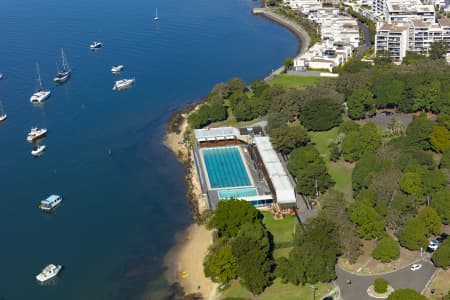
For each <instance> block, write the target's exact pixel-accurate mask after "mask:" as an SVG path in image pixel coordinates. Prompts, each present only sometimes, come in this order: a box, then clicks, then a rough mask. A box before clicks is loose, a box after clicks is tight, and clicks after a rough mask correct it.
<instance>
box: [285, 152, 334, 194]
mask: <svg viewBox="0 0 450 300" xmlns="http://www.w3.org/2000/svg"><path fill="white" fill-rule="evenodd" d="M287 168H288V170H289V172H290V173H291V174H292V175H294V176H295V177H296V179H297V185H296V190H297V192H299V193H302V194H304V195H308V196H313V195H316V188H317V192H324V191H326V190H327V189H328V188H329V187H330V186H331V185H332V184H333V181H332V179H331V177H330V175H329V174H328V172H327V167H326V165H325V162H324V160H323V158H322V157H321V156H320V154H319V152H318V151H317V149H316V148H315V147H314V146H312V145H308V146H305V147H301V148H297V149H295V150H294V151H292V153H291V155H290V157H289V162H288V164H287Z"/></svg>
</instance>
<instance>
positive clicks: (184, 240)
mask: <svg viewBox="0 0 450 300" xmlns="http://www.w3.org/2000/svg"><path fill="white" fill-rule="evenodd" d="M194 110H195V109H194ZM182 116H183V122H182V124H181V125H180V127H179V131H180V132H179V133H175V132H170V133H168V134H167V135H166V139H165V141H164V144H165V145H166V146H167V147H168V148H169V149H171V150H172V151H173V152H174V153H175V155H176V156H177V157H178V159H180V160H181V161H182V162H183V163H186V164H187V166H188V169H187V174H186V177H187V178H188V179H189V183H190V186H189V188H190V190H191V191H190V192H191V195H192V198H193V199H194V201H196V204H197V210H198V212H199V213H201V212H203V211H204V210H205V209H206V208H207V202H206V201H207V200H206V198H205V197H204V196H203V195H202V193H201V189H200V184H199V179H198V174H197V171H196V168H195V165H194V164H195V163H194V160H193V159H192V158H191V155H190V152H189V149H188V147H187V146H186V145H185V144H184V143H183V138H184V133H185V131H186V129H187V127H188V124H187V115H186V114H183V115H182ZM176 241H177V243H176V246H175V247H174V248H173V249H171V251H170V252H169V253H168V255H167V256H166V259H165V264H166V266H167V267H168V272H167V274H166V277H167V279H168V280H169V281H170V282H179V283H180V284H181V285H182V286H183V287H184V290H185V292H186V294H192V293H201V294H202V295H203V297H204V298H205V299H211V300H212V299H216V291H217V284H215V283H213V282H212V281H211V280H209V279H208V278H206V277H205V275H204V273H203V260H204V258H205V256H206V254H207V253H208V248H209V246H210V245H212V242H213V239H212V231H209V230H207V229H206V227H205V226H203V225H197V224H192V225H191V226H189V228H188V229H187V230H186V231H184V232H181V233H179V234H178V236H177V237H176Z"/></svg>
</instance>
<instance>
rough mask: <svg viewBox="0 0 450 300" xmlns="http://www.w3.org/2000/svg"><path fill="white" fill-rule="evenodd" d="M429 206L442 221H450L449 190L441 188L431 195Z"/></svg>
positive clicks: (446, 222)
mask: <svg viewBox="0 0 450 300" xmlns="http://www.w3.org/2000/svg"><path fill="white" fill-rule="evenodd" d="M431 206H432V207H433V208H434V209H435V210H436V212H437V213H438V215H439V217H440V218H441V220H442V223H444V224H448V223H449V222H450V190H448V189H441V190H439V191H437V192H436V193H434V194H433V195H432V196H431Z"/></svg>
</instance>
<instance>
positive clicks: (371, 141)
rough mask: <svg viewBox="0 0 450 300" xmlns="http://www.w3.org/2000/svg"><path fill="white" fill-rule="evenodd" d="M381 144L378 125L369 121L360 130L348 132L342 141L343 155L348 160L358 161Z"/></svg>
mask: <svg viewBox="0 0 450 300" xmlns="http://www.w3.org/2000/svg"><path fill="white" fill-rule="evenodd" d="M380 145H381V137H380V135H379V134H378V130H377V127H376V126H375V124H373V123H372V122H369V123H367V124H365V125H364V126H362V127H361V129H360V130H358V131H352V132H350V133H349V134H347V136H346V137H345V138H344V142H343V143H342V155H343V157H344V159H345V160H346V161H356V160H358V159H360V158H361V157H362V156H364V155H366V154H367V153H372V152H375V150H376V149H377V148H378V147H379V146H380Z"/></svg>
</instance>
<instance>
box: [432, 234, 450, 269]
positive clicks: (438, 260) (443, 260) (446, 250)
mask: <svg viewBox="0 0 450 300" xmlns="http://www.w3.org/2000/svg"><path fill="white" fill-rule="evenodd" d="M431 260H432V261H433V263H434V265H435V266H436V267H441V268H445V269H446V268H448V267H449V266H450V239H446V240H445V241H443V242H442V243H441V245H440V246H439V247H438V248H437V250H436V251H435V252H434V253H433V256H432V257H431Z"/></svg>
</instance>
